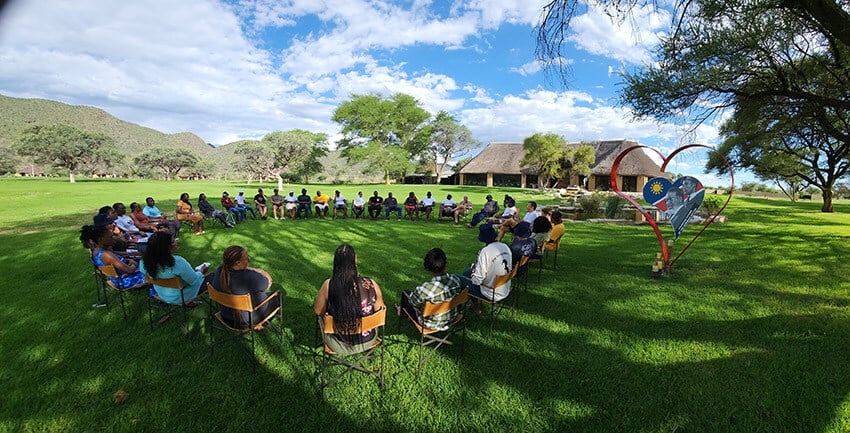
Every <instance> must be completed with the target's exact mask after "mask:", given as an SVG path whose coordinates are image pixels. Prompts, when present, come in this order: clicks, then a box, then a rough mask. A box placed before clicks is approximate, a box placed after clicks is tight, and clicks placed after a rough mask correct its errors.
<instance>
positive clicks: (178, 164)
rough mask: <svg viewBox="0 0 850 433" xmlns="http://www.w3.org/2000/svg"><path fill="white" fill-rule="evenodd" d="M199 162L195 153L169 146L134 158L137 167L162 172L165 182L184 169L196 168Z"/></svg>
mask: <svg viewBox="0 0 850 433" xmlns="http://www.w3.org/2000/svg"><path fill="white" fill-rule="evenodd" d="M198 161H199V158H198V155H197V154H195V152H192V151H191V150H188V149H179V148H174V147H169V146H155V147H152V148H150V149H148V150H146V151H144V152H142V153H140V154H139V155H137V156H136V157H135V158H133V162H134V163H135V164H136V165H139V166H144V167H152V168H156V169H159V170H160V171H162V174H163V175H164V176H165V180H171V178H172V177H174V176H177V175H178V174H179V173H180V171H181V170H183V169H184V168H189V167H194V165H195V164H196V163H197V162H198Z"/></svg>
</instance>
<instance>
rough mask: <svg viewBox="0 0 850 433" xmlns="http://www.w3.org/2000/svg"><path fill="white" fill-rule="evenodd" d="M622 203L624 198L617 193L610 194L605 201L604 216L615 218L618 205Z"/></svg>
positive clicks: (624, 200) (618, 208) (624, 201)
mask: <svg viewBox="0 0 850 433" xmlns="http://www.w3.org/2000/svg"><path fill="white" fill-rule="evenodd" d="M623 203H626V199H624V198H623V197H620V196H619V195H617V194H611V195H610V196H608V200H607V201H606V203H605V218H608V219H614V218H616V217H617V213H618V211H619V210H620V205H621V204H623Z"/></svg>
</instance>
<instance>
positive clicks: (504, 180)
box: [493, 174, 522, 188]
mask: <svg viewBox="0 0 850 433" xmlns="http://www.w3.org/2000/svg"><path fill="white" fill-rule="evenodd" d="M521 185H522V176H520V175H518V174H494V175H493V186H513V187H516V188H519V187H520V186H521Z"/></svg>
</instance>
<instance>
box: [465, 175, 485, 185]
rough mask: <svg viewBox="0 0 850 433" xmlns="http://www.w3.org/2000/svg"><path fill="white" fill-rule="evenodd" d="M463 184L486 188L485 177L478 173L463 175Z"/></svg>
mask: <svg viewBox="0 0 850 433" xmlns="http://www.w3.org/2000/svg"><path fill="white" fill-rule="evenodd" d="M463 184H464V185H474V186H487V175H486V174H480V173H476V174H465V175H463Z"/></svg>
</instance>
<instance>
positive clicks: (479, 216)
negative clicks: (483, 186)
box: [466, 194, 499, 228]
mask: <svg viewBox="0 0 850 433" xmlns="http://www.w3.org/2000/svg"><path fill="white" fill-rule="evenodd" d="M498 211H499V203H497V202H496V200H493V196H492V195H490V194H487V203H484V207H483V208H482V209H481V212H478V213H476V214H475V215H472V221H470V222H469V224H467V225H466V226H467V227H468V228H473V227H475V226H477V225H478V223H480V222H481V221H484V219H486V218H489V217H492V216H493V215H496V212H498Z"/></svg>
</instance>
